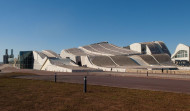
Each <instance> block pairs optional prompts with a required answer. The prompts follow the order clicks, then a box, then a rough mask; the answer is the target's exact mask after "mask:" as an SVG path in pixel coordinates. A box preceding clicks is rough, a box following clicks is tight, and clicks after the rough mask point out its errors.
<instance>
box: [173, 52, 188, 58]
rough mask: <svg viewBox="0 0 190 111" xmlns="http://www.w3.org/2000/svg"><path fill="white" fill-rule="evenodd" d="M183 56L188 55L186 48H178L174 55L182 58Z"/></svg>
mask: <svg viewBox="0 0 190 111" xmlns="http://www.w3.org/2000/svg"><path fill="white" fill-rule="evenodd" d="M183 57H188V55H187V51H186V50H180V51H178V52H177V54H176V55H175V58H183Z"/></svg>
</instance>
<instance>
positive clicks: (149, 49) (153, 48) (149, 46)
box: [124, 41, 171, 56]
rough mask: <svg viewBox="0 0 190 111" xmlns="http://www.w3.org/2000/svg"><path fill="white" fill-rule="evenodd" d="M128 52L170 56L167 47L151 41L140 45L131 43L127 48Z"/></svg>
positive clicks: (159, 42)
mask: <svg viewBox="0 0 190 111" xmlns="http://www.w3.org/2000/svg"><path fill="white" fill-rule="evenodd" d="M124 48H128V49H130V50H133V51H137V52H139V53H141V54H149V55H151V54H168V55H169V56H171V53H170V51H169V50H168V48H167V46H166V45H165V43H164V42H162V41H153V42H142V43H133V44H131V45H129V46H127V47H124Z"/></svg>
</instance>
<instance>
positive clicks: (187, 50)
mask: <svg viewBox="0 0 190 111" xmlns="http://www.w3.org/2000/svg"><path fill="white" fill-rule="evenodd" d="M171 58H172V61H174V62H175V64H177V65H180V66H190V47H189V46H187V45H184V44H179V45H178V46H177V47H176V50H175V52H174V54H173V55H172V57H171Z"/></svg>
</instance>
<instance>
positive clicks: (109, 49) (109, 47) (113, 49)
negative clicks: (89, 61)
mask: <svg viewBox="0 0 190 111" xmlns="http://www.w3.org/2000/svg"><path fill="white" fill-rule="evenodd" d="M81 49H85V50H87V51H89V52H91V53H95V54H99V55H102V54H103V55H134V54H139V53H138V52H136V51H132V50H130V49H125V48H122V47H118V46H115V45H113V44H109V43H108V42H100V43H95V44H90V45H86V46H83V47H82V48H81ZM85 50H84V51H85Z"/></svg>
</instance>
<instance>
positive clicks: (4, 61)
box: [3, 49, 9, 64]
mask: <svg viewBox="0 0 190 111" xmlns="http://www.w3.org/2000/svg"><path fill="white" fill-rule="evenodd" d="M8 59H9V55H8V49H5V55H3V63H4V64H8V63H9V62H8Z"/></svg>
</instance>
